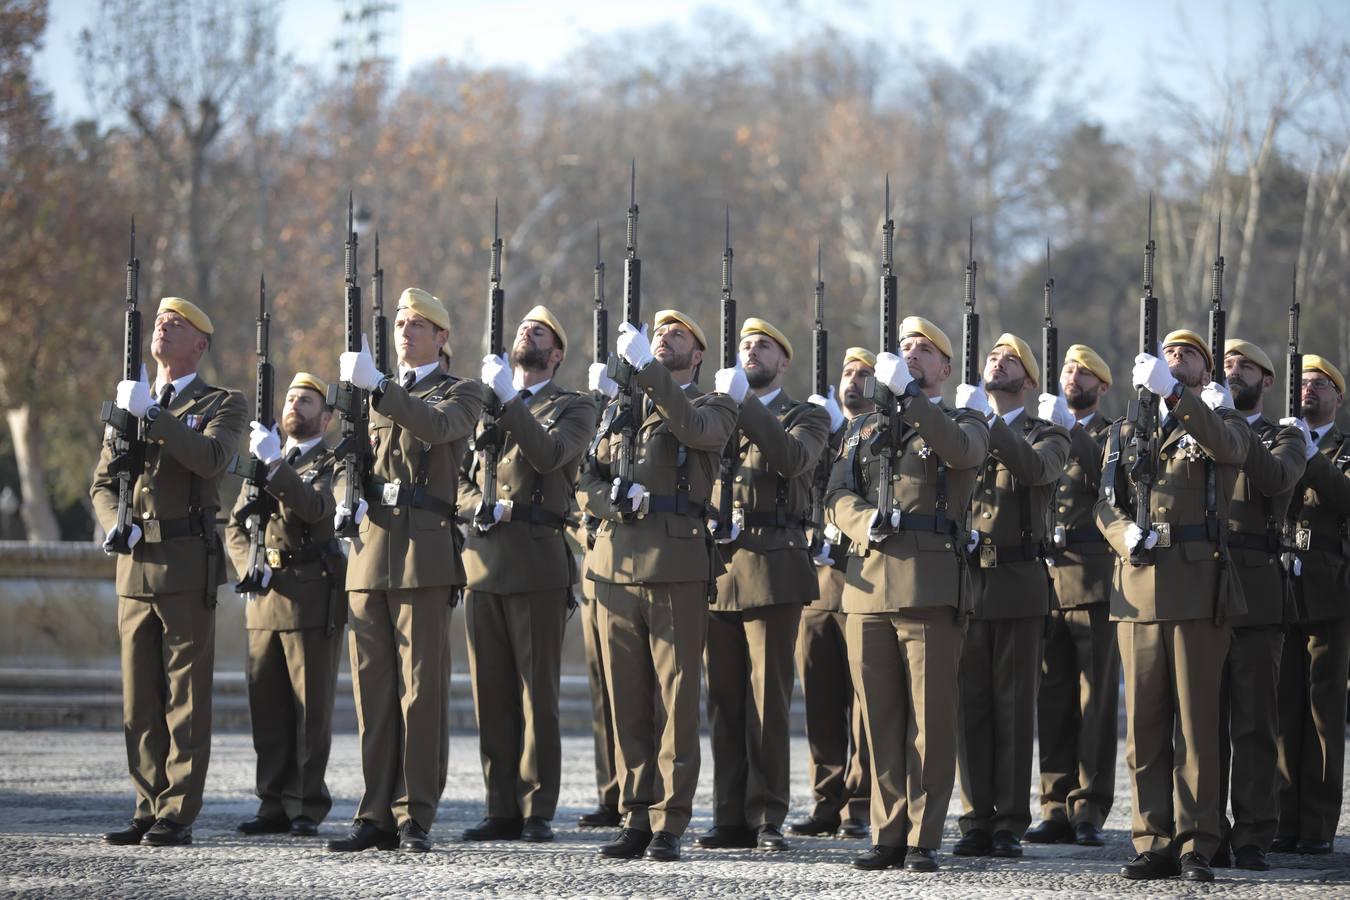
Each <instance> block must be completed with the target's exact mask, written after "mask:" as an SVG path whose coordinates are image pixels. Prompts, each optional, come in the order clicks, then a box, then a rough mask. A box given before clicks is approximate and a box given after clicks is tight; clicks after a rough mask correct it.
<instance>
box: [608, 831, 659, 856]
mask: <svg viewBox="0 0 1350 900" xmlns="http://www.w3.org/2000/svg"><path fill="white" fill-rule="evenodd" d="M651 842H652V833H651V832H650V831H644V830H643V829H641V828H625V829H624V830H623V831H620V832H619V836H618V837H617V838H615V839H614V840H612V841H610V842H609V843H608V844H601V845H600V855H601V856H603V857H605V858H606V859H638V858H640V857H641V856H642V852H643V851H644V850H646V849H647V845H648V844H650V843H651Z"/></svg>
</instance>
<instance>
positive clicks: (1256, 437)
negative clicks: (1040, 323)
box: [1211, 339, 1317, 871]
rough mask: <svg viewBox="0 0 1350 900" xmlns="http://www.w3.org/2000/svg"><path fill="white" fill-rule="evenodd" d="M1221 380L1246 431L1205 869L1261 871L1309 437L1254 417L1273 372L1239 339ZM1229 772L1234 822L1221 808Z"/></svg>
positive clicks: (1272, 823)
mask: <svg viewBox="0 0 1350 900" xmlns="http://www.w3.org/2000/svg"><path fill="white" fill-rule="evenodd" d="M1223 363H1224V372H1225V374H1226V380H1227V382H1228V388H1229V390H1230V391H1231V393H1232V395H1233V405H1234V407H1235V408H1236V409H1237V411H1238V413H1240V414H1241V415H1242V416H1243V417H1244V418H1245V419H1246V420H1247V423H1248V424H1249V425H1250V426H1251V429H1252V438H1251V444H1250V447H1249V448H1248V450H1247V459H1246V462H1244V463H1243V465H1242V471H1241V472H1239V473H1238V477H1237V484H1236V486H1235V488H1234V492H1233V496H1232V500H1231V502H1230V503H1229V507H1228V547H1229V552H1230V553H1231V554H1232V558H1233V564H1234V565H1233V571H1234V573H1235V574H1236V575H1237V577H1238V580H1239V581H1240V582H1241V584H1242V593H1243V594H1244V596H1245V597H1246V600H1247V612H1246V613H1245V614H1243V615H1240V616H1232V617H1230V619H1229V624H1230V625H1231V626H1232V629H1233V638H1232V642H1231V643H1230V644H1229V647H1228V662H1227V664H1226V665H1225V666H1224V673H1223V690H1222V693H1221V694H1220V706H1219V763H1220V771H1219V814H1220V820H1219V826H1220V828H1221V829H1222V830H1223V841H1222V842H1221V843H1220V845H1219V850H1218V852H1216V853H1215V855H1214V858H1213V859H1212V860H1211V863H1212V864H1213V865H1215V866H1224V867H1227V866H1229V865H1233V864H1236V865H1237V867H1238V868H1240V869H1255V870H1258V871H1263V870H1265V869H1269V868H1270V865H1269V863H1267V862H1266V852H1267V851H1268V850H1269V849H1270V844H1271V841H1272V840H1273V839H1274V838H1275V828H1276V825H1277V824H1278V822H1279V787H1280V786H1279V780H1278V778H1275V777H1272V773H1274V772H1275V771H1276V758H1277V750H1276V740H1277V738H1278V736H1279V690H1278V686H1279V679H1280V656H1281V653H1282V651H1283V648H1284V622H1285V617H1286V614H1287V609H1288V608H1289V607H1290V606H1292V599H1293V598H1292V595H1291V594H1290V590H1289V585H1288V579H1287V577H1286V572H1285V568H1284V563H1283V561H1282V560H1281V558H1280V554H1281V551H1282V546H1281V544H1282V537H1283V531H1284V520H1285V516H1286V515H1287V513H1288V511H1289V501H1290V499H1291V498H1292V496H1293V492H1294V487H1295V485H1297V484H1298V480H1299V478H1301V477H1302V475H1303V470H1304V467H1305V465H1306V461H1307V458H1308V456H1311V455H1312V454H1314V453H1316V452H1317V445H1316V444H1314V443H1313V441H1312V437H1311V435H1308V436H1307V437H1306V439H1305V436H1304V433H1303V432H1302V431H1300V430H1299V429H1298V428H1296V427H1286V428H1280V427H1279V426H1277V425H1276V424H1275V423H1274V422H1271V421H1270V420H1269V419H1267V418H1265V417H1264V416H1263V415H1262V414H1261V403H1262V399H1263V397H1264V396H1265V392H1266V391H1267V390H1268V389H1269V388H1270V387H1271V385H1273V384H1274V383H1275V365H1274V363H1272V362H1271V361H1270V357H1269V356H1267V355H1266V352H1265V351H1264V350H1262V349H1261V348H1260V347H1257V346H1256V345H1255V344H1251V343H1248V342H1247V341H1242V340H1236V339H1230V340H1228V341H1227V342H1226V343H1225V344H1224V360H1223ZM1230 769H1231V772H1232V795H1231V796H1232V801H1233V821H1232V826H1231V828H1230V826H1229V822H1228V817H1227V816H1226V815H1225V809H1226V807H1227V806H1228V799H1229V772H1230Z"/></svg>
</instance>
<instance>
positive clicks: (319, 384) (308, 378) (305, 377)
mask: <svg viewBox="0 0 1350 900" xmlns="http://www.w3.org/2000/svg"><path fill="white" fill-rule="evenodd" d="M295 388H308V389H309V390H311V391H318V392H319V396H320V397H325V398H326V397H327V396H328V385H327V384H325V383H324V382H323V381H322V380H320V379H319V378H317V377H315V376H314V375H311V374H309V373H308V372H296V373H295V377H294V378H292V379H291V386H290V387H289V388H287V390H294V389H295Z"/></svg>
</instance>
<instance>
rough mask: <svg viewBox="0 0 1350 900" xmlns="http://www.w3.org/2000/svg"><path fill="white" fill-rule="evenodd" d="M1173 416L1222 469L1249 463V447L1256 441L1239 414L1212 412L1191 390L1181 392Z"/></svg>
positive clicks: (1219, 410)
mask: <svg viewBox="0 0 1350 900" xmlns="http://www.w3.org/2000/svg"><path fill="white" fill-rule="evenodd" d="M1164 405H1166V404H1164ZM1172 415H1174V416H1176V417H1177V419H1178V420H1179V421H1180V423H1181V427H1183V428H1185V429H1186V433H1187V434H1189V435H1190V436H1191V437H1193V438H1195V442H1196V443H1197V444H1199V445H1200V446H1201V447H1202V448H1204V450H1205V452H1206V453H1208V454H1209V455H1210V456H1211V457H1212V458H1213V459H1214V461H1215V462H1216V463H1218V464H1219V465H1226V466H1241V465H1242V464H1243V463H1244V462H1245V461H1246V459H1247V448H1248V446H1250V444H1251V442H1252V441H1253V440H1255V439H1256V438H1255V435H1253V433H1252V428H1251V426H1250V425H1248V424H1247V420H1246V419H1244V418H1242V416H1240V415H1238V413H1237V412H1236V411H1234V410H1231V409H1227V408H1221V409H1218V410H1214V409H1210V408H1209V407H1208V406H1206V405H1205V402H1204V401H1203V400H1201V399H1200V395H1199V394H1198V393H1196V392H1195V391H1193V390H1191V389H1190V388H1186V389H1185V390H1183V391H1182V392H1181V399H1180V400H1178V401H1177V405H1176V406H1175V407H1174V408H1173V409H1172Z"/></svg>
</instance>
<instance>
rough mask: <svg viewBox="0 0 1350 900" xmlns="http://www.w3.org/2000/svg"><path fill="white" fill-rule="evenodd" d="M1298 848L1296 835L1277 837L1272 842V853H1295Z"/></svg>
mask: <svg viewBox="0 0 1350 900" xmlns="http://www.w3.org/2000/svg"><path fill="white" fill-rule="evenodd" d="M1296 849H1298V838H1296V837H1277V838H1275V840H1273V841H1271V842H1270V852H1271V853H1293V852H1294V851H1295V850H1296Z"/></svg>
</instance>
